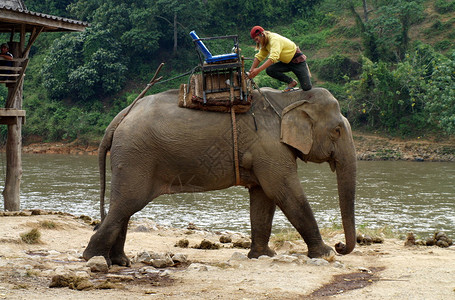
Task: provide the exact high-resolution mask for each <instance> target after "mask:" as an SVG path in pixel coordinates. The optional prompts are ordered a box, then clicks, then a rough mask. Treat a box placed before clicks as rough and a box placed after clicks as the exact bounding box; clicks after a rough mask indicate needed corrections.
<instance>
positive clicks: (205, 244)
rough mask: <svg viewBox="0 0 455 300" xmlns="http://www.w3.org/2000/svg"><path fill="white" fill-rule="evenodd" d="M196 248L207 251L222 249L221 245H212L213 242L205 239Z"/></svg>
mask: <svg viewBox="0 0 455 300" xmlns="http://www.w3.org/2000/svg"><path fill="white" fill-rule="evenodd" d="M195 248H196V249H205V250H216V249H220V245H218V244H215V243H212V242H211V241H209V240H206V239H204V240H202V242H201V243H200V244H199V245H197V246H196V247H195Z"/></svg>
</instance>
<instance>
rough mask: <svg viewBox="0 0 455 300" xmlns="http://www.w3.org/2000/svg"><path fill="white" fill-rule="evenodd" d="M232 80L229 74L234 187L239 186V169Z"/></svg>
mask: <svg viewBox="0 0 455 300" xmlns="http://www.w3.org/2000/svg"><path fill="white" fill-rule="evenodd" d="M233 82H234V78H233V73H232V72H231V81H230V90H229V97H230V101H231V122H232V140H233V145H234V171H235V185H240V167H239V145H238V133H237V121H236V119H235V108H234V106H233V104H234V97H235V95H234V84H233Z"/></svg>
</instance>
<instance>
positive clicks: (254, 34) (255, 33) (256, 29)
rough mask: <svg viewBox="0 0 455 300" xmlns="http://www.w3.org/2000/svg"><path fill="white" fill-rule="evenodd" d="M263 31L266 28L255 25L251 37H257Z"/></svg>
mask: <svg viewBox="0 0 455 300" xmlns="http://www.w3.org/2000/svg"><path fill="white" fill-rule="evenodd" d="M263 32H264V28H262V27H261V26H254V27H253V28H252V29H251V32H250V35H251V38H252V39H254V38H255V37H257V36H258V35H260V34H261V33H263Z"/></svg>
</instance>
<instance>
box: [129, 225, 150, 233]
mask: <svg viewBox="0 0 455 300" xmlns="http://www.w3.org/2000/svg"><path fill="white" fill-rule="evenodd" d="M133 231H134V232H149V231H150V229H149V228H147V227H146V226H144V225H139V226H137V227H136V228H134V229H133Z"/></svg>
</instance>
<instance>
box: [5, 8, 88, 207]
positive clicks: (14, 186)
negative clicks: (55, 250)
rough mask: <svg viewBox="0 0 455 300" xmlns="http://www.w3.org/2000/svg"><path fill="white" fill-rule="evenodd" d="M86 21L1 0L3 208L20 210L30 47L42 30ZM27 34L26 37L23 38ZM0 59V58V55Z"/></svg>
mask: <svg viewBox="0 0 455 300" xmlns="http://www.w3.org/2000/svg"><path fill="white" fill-rule="evenodd" d="M87 26H88V24H87V23H85V22H81V21H77V20H71V19H66V18H63V17H58V16H51V15H47V14H42V13H37V12H32V11H29V10H27V8H26V7H25V4H24V1H22V0H0V32H1V33H7V34H9V41H0V43H5V42H7V43H8V46H9V49H10V51H9V52H10V53H12V54H13V56H14V59H13V60H12V64H9V65H6V64H4V63H1V62H0V84H5V85H6V86H7V88H8V97H7V100H6V104H5V108H0V124H6V125H7V126H8V135H7V142H6V179H5V188H4V190H3V198H4V205H5V210H7V211H16V210H20V197H19V196H20V183H21V178H22V156H21V150H22V133H21V131H22V125H23V124H24V123H25V110H22V97H23V96H22V88H23V83H24V76H25V71H26V69H27V64H28V61H29V58H28V55H29V52H30V49H31V47H32V45H33V43H34V42H35V40H36V39H37V38H38V36H39V35H40V34H41V33H43V32H58V31H83V30H84V29H85V28H86V27H87ZM26 37H27V38H28V40H26ZM0 59H2V58H1V57H0Z"/></svg>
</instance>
